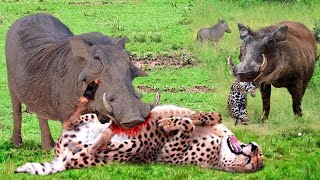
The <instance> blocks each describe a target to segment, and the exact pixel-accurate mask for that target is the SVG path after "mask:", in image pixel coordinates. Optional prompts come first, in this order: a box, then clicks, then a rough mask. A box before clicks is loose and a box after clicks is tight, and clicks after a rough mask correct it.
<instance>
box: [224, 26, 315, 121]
mask: <svg viewBox="0 0 320 180" xmlns="http://www.w3.org/2000/svg"><path fill="white" fill-rule="evenodd" d="M238 28H239V32H240V38H241V39H242V40H244V43H243V44H242V45H241V46H240V55H239V58H240V64H238V65H237V66H234V65H233V64H232V61H231V59H230V58H229V60H228V63H229V66H230V71H231V73H232V74H233V75H234V76H235V77H236V78H237V79H238V80H239V81H250V82H259V83H261V89H260V90H261V94H262V101H263V111H264V116H263V120H266V119H268V116H269V111H270V95H271V84H272V85H273V86H274V87H276V88H281V87H286V88H287V89H288V91H289V93H290V94H291V96H292V101H293V111H294V113H295V115H296V116H298V117H300V116H301V115H302V112H301V101H302V97H303V95H304V93H305V90H306V88H307V85H308V82H309V80H310V79H311V77H312V74H313V70H314V66H315V62H316V59H317V46H316V40H315V36H314V34H313V33H312V32H311V31H310V30H309V29H308V28H307V27H306V26H305V25H303V24H301V23H298V22H289V21H285V22H282V23H280V24H278V25H274V26H268V27H265V28H263V29H261V30H259V31H252V30H251V29H250V28H248V27H246V26H244V25H242V24H238Z"/></svg>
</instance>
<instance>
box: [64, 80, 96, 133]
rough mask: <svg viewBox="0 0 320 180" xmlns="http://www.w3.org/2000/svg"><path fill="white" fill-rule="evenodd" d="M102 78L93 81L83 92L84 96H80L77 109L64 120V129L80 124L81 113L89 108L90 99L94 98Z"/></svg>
mask: <svg viewBox="0 0 320 180" xmlns="http://www.w3.org/2000/svg"><path fill="white" fill-rule="evenodd" d="M99 83H100V80H99V79H96V80H95V81H92V82H91V83H90V84H89V85H88V86H87V88H86V90H85V91H84V93H83V96H81V97H80V98H79V101H78V103H77V105H76V107H75V110H74V111H73V112H72V113H71V114H69V116H68V117H67V119H65V120H64V121H63V122H62V127H63V129H66V130H71V129H74V128H75V126H77V125H79V123H80V122H81V119H79V117H80V115H81V114H82V113H83V112H84V111H85V110H86V109H87V106H88V104H89V101H92V100H94V95H95V92H96V91H97V89H98V87H99Z"/></svg>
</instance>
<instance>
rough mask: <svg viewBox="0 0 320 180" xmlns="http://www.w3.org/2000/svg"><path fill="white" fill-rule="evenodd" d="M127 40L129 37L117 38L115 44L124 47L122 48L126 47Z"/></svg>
mask: <svg viewBox="0 0 320 180" xmlns="http://www.w3.org/2000/svg"><path fill="white" fill-rule="evenodd" d="M126 42H127V38H126V37H122V38H120V39H118V40H116V42H115V45H116V46H118V47H120V48H122V49H125V48H126Z"/></svg>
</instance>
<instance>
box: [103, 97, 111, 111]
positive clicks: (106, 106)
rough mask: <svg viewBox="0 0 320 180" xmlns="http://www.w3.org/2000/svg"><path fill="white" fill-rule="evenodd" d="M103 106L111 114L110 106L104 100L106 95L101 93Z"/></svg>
mask: <svg viewBox="0 0 320 180" xmlns="http://www.w3.org/2000/svg"><path fill="white" fill-rule="evenodd" d="M103 105H104V107H105V108H106V110H107V111H108V112H110V113H112V106H111V105H110V104H109V103H108V101H107V100H106V93H103Z"/></svg>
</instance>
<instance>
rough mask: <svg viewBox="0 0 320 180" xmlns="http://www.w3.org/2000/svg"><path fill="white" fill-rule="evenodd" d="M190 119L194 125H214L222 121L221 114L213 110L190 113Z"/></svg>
mask: <svg viewBox="0 0 320 180" xmlns="http://www.w3.org/2000/svg"><path fill="white" fill-rule="evenodd" d="M191 120H192V122H193V123H194V125H196V126H197V125H199V126H207V125H212V126H214V125H216V124H221V122H222V118H221V115H220V114H219V113H215V112H209V113H206V112H196V113H194V114H192V115H191Z"/></svg>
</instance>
